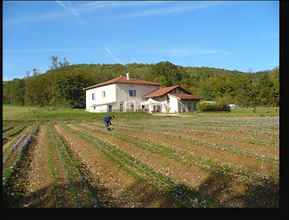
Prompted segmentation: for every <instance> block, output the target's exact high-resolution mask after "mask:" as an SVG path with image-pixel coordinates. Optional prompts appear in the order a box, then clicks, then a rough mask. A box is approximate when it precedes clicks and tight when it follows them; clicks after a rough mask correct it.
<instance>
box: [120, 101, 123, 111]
mask: <svg viewBox="0 0 289 220" xmlns="http://www.w3.org/2000/svg"><path fill="white" fill-rule="evenodd" d="M119 111H120V112H123V103H120V104H119Z"/></svg>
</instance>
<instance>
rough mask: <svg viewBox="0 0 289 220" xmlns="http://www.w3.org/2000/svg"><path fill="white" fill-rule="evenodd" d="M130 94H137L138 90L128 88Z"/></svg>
mask: <svg viewBox="0 0 289 220" xmlns="http://www.w3.org/2000/svg"><path fill="white" fill-rule="evenodd" d="M128 94H129V96H136V90H135V89H130V90H128Z"/></svg>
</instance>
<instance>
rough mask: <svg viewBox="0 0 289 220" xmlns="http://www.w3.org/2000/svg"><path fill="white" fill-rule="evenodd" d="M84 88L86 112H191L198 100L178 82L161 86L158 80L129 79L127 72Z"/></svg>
mask: <svg viewBox="0 0 289 220" xmlns="http://www.w3.org/2000/svg"><path fill="white" fill-rule="evenodd" d="M84 90H85V91H86V111H89V112H112V111H114V112H115V111H116V112H128V111H132V112H134V111H146V112H164V113H176V112H192V111H195V110H196V103H197V102H198V101H199V100H200V98H199V97H196V96H192V95H191V94H190V93H189V92H188V91H186V90H185V89H184V88H182V87H181V86H179V85H175V86H170V87H161V86H160V84H159V83H155V82H149V81H145V80H138V79H130V78H129V74H126V77H125V76H119V77H116V78H114V79H111V80H108V81H106V82H103V83H99V84H96V85H93V86H90V87H87V88H84Z"/></svg>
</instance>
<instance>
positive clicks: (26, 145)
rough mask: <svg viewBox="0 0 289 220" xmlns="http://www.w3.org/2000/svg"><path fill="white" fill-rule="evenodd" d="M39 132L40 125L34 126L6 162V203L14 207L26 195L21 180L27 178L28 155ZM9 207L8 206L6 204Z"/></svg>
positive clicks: (4, 180) (4, 172) (3, 181)
mask: <svg viewBox="0 0 289 220" xmlns="http://www.w3.org/2000/svg"><path fill="white" fill-rule="evenodd" d="M37 132H38V125H34V126H33V127H32V130H31V132H30V134H27V135H26V136H25V137H24V138H21V141H20V142H18V143H17V145H14V148H13V150H12V152H11V154H10V155H9V159H7V160H5V163H4V164H3V165H4V169H3V176H2V185H3V188H4V201H5V202H6V203H10V205H12V206H17V205H18V204H19V202H20V198H21V197H22V196H23V193H24V191H25V190H24V189H23V186H24V183H25V180H20V179H21V178H25V177H26V173H27V171H28V169H27V166H29V160H27V158H28V154H29V152H30V150H31V147H32V144H33V143H34V141H35V137H36V135H37ZM6 205H7V204H6Z"/></svg>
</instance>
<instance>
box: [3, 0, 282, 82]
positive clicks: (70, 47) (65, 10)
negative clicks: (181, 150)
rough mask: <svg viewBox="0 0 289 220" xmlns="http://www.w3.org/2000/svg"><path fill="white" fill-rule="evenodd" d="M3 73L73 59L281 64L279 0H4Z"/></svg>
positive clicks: (250, 66) (256, 66) (240, 66)
mask: <svg viewBox="0 0 289 220" xmlns="http://www.w3.org/2000/svg"><path fill="white" fill-rule="evenodd" d="M3 7H4V9H3V25H4V26H3V37H4V39H3V79H4V80H10V79H13V78H16V77H18V78H21V77H23V76H24V75H25V72H26V71H31V70H32V69H33V68H37V69H39V70H40V71H41V72H44V71H46V70H47V69H48V68H49V67H50V66H51V60H50V58H51V56H53V55H56V56H58V57H60V58H63V57H66V58H67V59H68V60H69V61H70V62H71V63H72V64H79V63H88V64H94V63H123V64H125V63H133V62H137V63H157V62H160V61H164V60H168V61H171V62H173V63H175V64H177V65H183V66H209V67H216V68H226V69H237V70H241V71H248V70H251V71H259V70H266V69H271V68H273V67H276V66H278V64H279V2H277V1H263V2H262V1H255V2H254V1H248V2H246V1H239V2H238V1H237V2H233V1H223V2H222V1H191V2H179V1H178V2H173V1H170V2H165V1H140V2H135V1H126V2H120V1H107V2H104V1H98V2H96V1H81V2H80V1H79V2H77V1H19V2H17V1H5V2H4V5H3Z"/></svg>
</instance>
